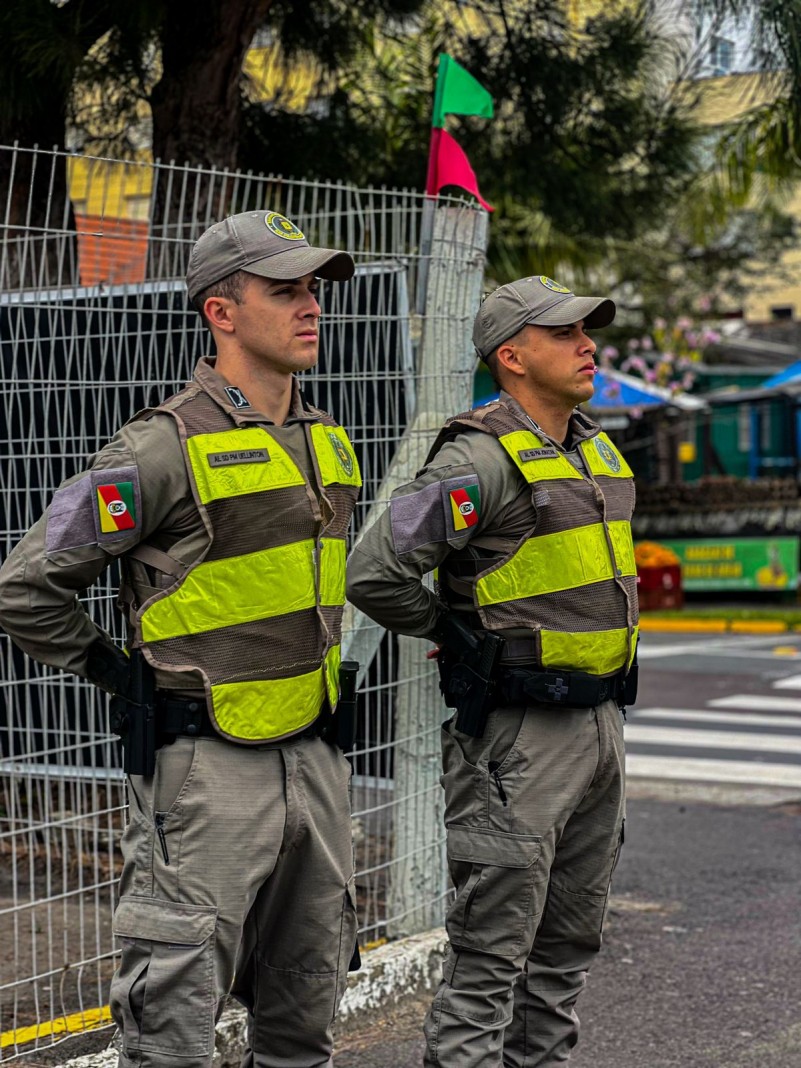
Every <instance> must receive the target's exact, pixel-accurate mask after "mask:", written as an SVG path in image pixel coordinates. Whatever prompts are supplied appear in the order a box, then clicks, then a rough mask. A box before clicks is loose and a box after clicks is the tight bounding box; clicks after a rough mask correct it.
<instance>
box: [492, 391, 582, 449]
mask: <svg viewBox="0 0 801 1068" xmlns="http://www.w3.org/2000/svg"><path fill="white" fill-rule="evenodd" d="M498 399H499V400H500V402H501V403H502V404H505V405H506V407H507V408H508V409H509V411H510V412H511V413H512V414H513V415H515V416H517V418H518V419H521V420H522V421H523V422H524V423H528V424H529V426H532V427H533V428H534V430H535V431H536V433H537V434H539V435H541V436H542V437H543V438H545V439H546V441H549V442H551V444H553V445H556V446H557V447H558V448H560V449H562V451H565V449H564V446H563V445H562V442H561V441H555V440H554V439H553V438H552V437H550V436H549V435H548V434H546V433H545V431H544V430H543V429H542V427H541V426H540V425H539V423H537V422H536V421H535V420H534V419H532V418H531V416H530V415H529V414H528V412H526V410H525V409H524V408H523V406H522V405H521V404H519V403H518V402H517V401H516V400H515V398H514V397H513V396H512V395H511V394H510V393H507V392H506V390H503V389H502V390H501V392H500V396H499V398H498ZM600 429H601V428H600V426H599V425H598V424H597V423H596V422H594V421H593V420H592V419H590V417H589V416H588V415H585V414H584V412H582V411H581V409H580V408H574V409H573V412H572V414H571V416H570V419H569V420H568V425H567V435H566V436H565V440H566V441H569V442H570V450H569V451H572V450H573V449H575V447H576V445H578V443H579V442H580V441H586V440H587V439H588V438H594V437H595V436H596V434H598V433H599V432H600Z"/></svg>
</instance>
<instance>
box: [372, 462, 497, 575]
mask: <svg viewBox="0 0 801 1068" xmlns="http://www.w3.org/2000/svg"><path fill="white" fill-rule="evenodd" d="M480 507H481V491H480V488H479V484H478V475H462V476H461V477H460V478H446V479H444V480H443V481H442V482H432V483H430V484H429V485H428V486H424V487H423V488H422V489H419V490H417V491H416V492H414V493H407V494H405V495H402V496H399V497H393V498H392V500H391V501H390V502H389V514H390V520H391V523H392V536H393V539H394V542H395V552H396V553H397V554H398V556H402V555H403V554H404V553H410V552H414V550H415V549H422V548H423V547H424V546H426V545H436V544H437V543H439V544H442V543H443V542H445V543H452V542H459V543H460V544H461V543H462V540H463V538H464V535H465V532H466V531H469V530H470V528H471V527H474V526H476V524H477V523H478V520H479V516H480Z"/></svg>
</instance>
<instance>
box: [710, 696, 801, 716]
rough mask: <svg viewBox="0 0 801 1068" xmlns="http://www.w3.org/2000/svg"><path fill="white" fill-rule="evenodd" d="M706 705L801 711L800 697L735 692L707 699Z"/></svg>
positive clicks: (751, 710) (753, 710)
mask: <svg viewBox="0 0 801 1068" xmlns="http://www.w3.org/2000/svg"><path fill="white" fill-rule="evenodd" d="M707 705H708V706H709V707H710V708H745V709H747V710H748V711H749V712H759V711H763V712H801V697H781V696H779V695H776V696H775V697H774V696H773V695H771V694H759V693H735V694H732V695H731V696H730V697H715V698H714V699H713V700H711V701H707Z"/></svg>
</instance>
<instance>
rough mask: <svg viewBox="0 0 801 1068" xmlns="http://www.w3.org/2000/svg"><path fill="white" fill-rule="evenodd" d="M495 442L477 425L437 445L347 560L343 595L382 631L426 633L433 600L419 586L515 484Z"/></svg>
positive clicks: (489, 517)
mask: <svg viewBox="0 0 801 1068" xmlns="http://www.w3.org/2000/svg"><path fill="white" fill-rule="evenodd" d="M504 458H505V453H504V451H503V447H502V446H501V445H500V444H499V443H498V442H497V440H496V439H495V438H492V437H490V436H489V435H488V434H483V433H481V432H480V431H472V432H468V433H464V434H460V435H459V437H458V438H456V439H455V440H454V441H449V442H447V443H446V444H445V445H443V447H442V448H441V449H440V451H439V452H438V453H437V455H436V456H435V457H434V459H433V460H432V462H431V463H430V464H429V465H428V466H427V467H425V468H423V470H422V471H421V472H420V474H419V475H418V476H417V478H416V479H415V480H414V482H410V483H409V484H408V485H406V486H402V487H400V489H398V490H396V492H395V493H394V494H393V495H392V500H391V501H390V504H389V507H388V508H387V510H386V511H385V512H384V513H383V514H382V515H381V517H380V518H379V519H378V520H377V521H376V523H375V524H374V525H373V526H372V527H371V528H370V529H369V530H368V531H367V532H366V533H365V535H364V536H363V537H362V538H361V540H360V541H359V543H358V544H357V546H356V548H355V549H354V550H353V552H352V553H351V556H350V559H349V560H348V599H349V600H350V601H351V602H352V603H353V604H354V605H355V606H356V607H357V608H360V609H361V610H362V611H363V612H364V613H365V614H366V615H368V616H370V618H371V619H374V620H375V621H376V622H377V623H380V624H381V625H382V626H384V627H386V628H387V629H388V630H392V631H395V632H396V633H398V634H410V635H413V636H415V637H420V638H425V637H431V635H432V632H433V630H434V626H435V623H436V619H437V614H438V610H437V601H436V598H435V596H434V594H433V593H432V592H431V591H430V590H428V589H426V587H425V586H424V585H423V582H422V580H423V576H424V575H426V574H427V573H428V572H429V571H433V570H434V568H436V567H437V566H438V565H439V564H441V563H442V561H443V560H444V559H445V558H446V557H447V556H448V554H449V553H450V552H452V551H453V550H454V549H461V548H463V547H464V546H465V545H466V544H467V543H468V542H469V541H470V539H471V538H473V537H474V536H475V535H476V534H480V533H481V532H482V531H484V530H486V529H487V528H488V527H490V526H492V525H493V523H494V521H495V520H496V519H497V516H498V515H499V514H500V512H501V510H502V509H503V507H504V504H505V502H506V501H508V499H509V498H510V496H514V495H515V493H516V492H517V487H516V485H515V482H514V469H513V467H512V465H511V464H509V463H506V462H505V459H504Z"/></svg>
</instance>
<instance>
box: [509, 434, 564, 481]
mask: <svg viewBox="0 0 801 1068" xmlns="http://www.w3.org/2000/svg"><path fill="white" fill-rule="evenodd" d="M498 440H499V441H500V443H501V445H503V447H504V448H505V449H506V451H507V452H508V453H509V455H510V456H511V458H512V460H514V463H515V465H516V467H518V468H519V470H520V472H521V473H522V475H523V478H525V480H526V481H527V482H540V481H543V482H547V481H553V480H554V479H559V478H581V474H580V472H579V471H577V470H576V468H575V467H574V466H573V464H571V462H570V461H569V460H568V459H567V457H566V456H563V455H562V454H561V453H560V454H559V455H558V456H552V457H543V458H540V459H534V460H523V459H521V457H520V453H521V451H523V450H525V449H542V448H546V447H547V448H549V449H550V448H553V446H552V445H550V444H548V445H547V446H545V445H544V444H543V442H542V440H541V439H540V438H538V437H537V435H536V434H532V433H531V431H530V430H514V431H513V432H512V433H511V434H502V435H501V437H500V438H499V439H498Z"/></svg>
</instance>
